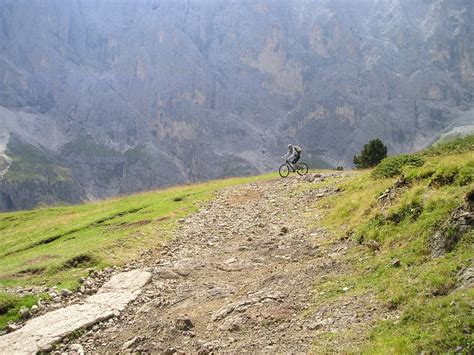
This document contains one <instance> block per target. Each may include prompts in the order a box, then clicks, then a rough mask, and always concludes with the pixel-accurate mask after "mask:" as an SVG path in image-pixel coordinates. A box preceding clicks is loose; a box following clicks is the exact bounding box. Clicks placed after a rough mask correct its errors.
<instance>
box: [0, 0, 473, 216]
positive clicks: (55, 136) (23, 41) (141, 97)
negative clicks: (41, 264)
mask: <svg viewBox="0 0 474 355" xmlns="http://www.w3.org/2000/svg"><path fill="white" fill-rule="evenodd" d="M473 8H474V2H473V1H472V0H433V1H424V0H419V1H415V0H407V1H400V0H385V1H380V0H366V1H357V0H353V1H334V0H328V1H305V0H298V1H288V0H285V1H283V0H281V1H266V0H264V1H257V0H254V1H204V0H200V1H179V0H173V1H159V0H144V1H98V0H93V1H84V0H76V1H74V0H70V1H56V0H55V1H53V0H41V1H34V0H28V1H26V0H25V1H18V0H2V1H1V2H0V175H1V176H3V178H2V179H1V180H0V210H11V209H21V208H29V207H32V206H35V205H38V204H50V203H57V202H78V201H81V200H85V199H91V198H101V197H106V196H112V195H116V194H122V193H128V192H132V191H139V190H145V189H150V188H154V187H158V186H166V185H172V184H178V183H186V182H194V181H199V180H204V179H209V178H216V177H222V176H229V175H244V174H253V173H258V172H264V171H269V170H272V169H275V168H276V167H277V166H278V165H279V157H280V156H281V155H282V154H283V153H284V152H285V150H286V145H287V144H288V143H289V142H294V143H297V144H299V145H301V146H302V147H303V148H304V149H305V160H307V161H309V162H311V163H312V165H313V167H316V166H336V165H344V166H346V167H350V166H351V161H352V157H353V155H354V154H356V153H358V152H359V151H360V149H361V147H362V145H363V144H364V143H366V142H367V141H368V140H369V139H371V138H375V137H379V138H381V139H382V140H383V141H384V142H385V143H386V144H387V145H388V147H389V153H392V154H394V153H399V152H408V151H413V150H416V149H420V148H422V147H424V146H426V145H428V144H430V143H431V142H433V141H434V140H435V139H437V138H438V137H439V136H440V135H441V134H450V133H453V132H454V133H457V132H461V133H462V132H467V131H472V130H473V128H474V107H473V92H474V90H473V89H474V71H473V54H474V33H473V22H474V10H473Z"/></svg>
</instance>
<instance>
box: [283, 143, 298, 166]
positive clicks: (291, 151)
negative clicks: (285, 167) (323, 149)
mask: <svg viewBox="0 0 474 355" xmlns="http://www.w3.org/2000/svg"><path fill="white" fill-rule="evenodd" d="M302 151H303V149H301V148H300V147H298V146H297V145H294V144H291V143H290V144H288V153H287V154H285V155H284V156H283V158H285V159H287V161H288V162H289V163H290V165H291V167H292V168H293V170H295V169H296V168H297V166H298V165H297V164H296V163H298V160H300V158H301V152H302Z"/></svg>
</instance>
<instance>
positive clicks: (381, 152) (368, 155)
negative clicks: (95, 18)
mask: <svg viewBox="0 0 474 355" xmlns="http://www.w3.org/2000/svg"><path fill="white" fill-rule="evenodd" d="M386 157H387V147H386V146H385V145H384V144H383V143H382V141H381V140H380V139H378V138H377V139H372V140H371V141H370V142H369V143H367V144H366V145H364V149H362V151H361V152H360V155H355V156H354V160H353V161H354V164H355V166H356V168H358V169H365V168H371V167H373V166H376V165H377V164H378V163H380V162H381V161H382V159H383V158H386Z"/></svg>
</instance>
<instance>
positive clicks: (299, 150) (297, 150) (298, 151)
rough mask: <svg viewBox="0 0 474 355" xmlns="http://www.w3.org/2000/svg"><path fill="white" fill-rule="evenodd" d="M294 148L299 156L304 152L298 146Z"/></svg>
mask: <svg viewBox="0 0 474 355" xmlns="http://www.w3.org/2000/svg"><path fill="white" fill-rule="evenodd" d="M293 148H295V150H296V152H297V153H298V154H299V153H301V152H302V151H303V149H301V148H300V147H298V146H297V145H294V146H293Z"/></svg>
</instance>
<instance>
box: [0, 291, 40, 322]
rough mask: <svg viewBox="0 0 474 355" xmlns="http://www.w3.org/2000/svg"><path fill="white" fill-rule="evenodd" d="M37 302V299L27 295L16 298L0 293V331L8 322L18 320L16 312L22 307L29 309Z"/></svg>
mask: <svg viewBox="0 0 474 355" xmlns="http://www.w3.org/2000/svg"><path fill="white" fill-rule="evenodd" d="M37 302H38V297H36V296H33V295H29V296H24V297H18V296H14V295H10V294H8V293H6V292H0V329H4V328H5V327H6V326H7V325H8V322H10V321H16V320H17V319H18V312H19V310H20V309H21V308H22V307H28V308H30V307H31V306H33V305H34V304H36V303H37Z"/></svg>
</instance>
